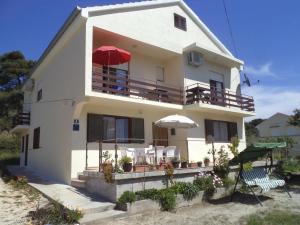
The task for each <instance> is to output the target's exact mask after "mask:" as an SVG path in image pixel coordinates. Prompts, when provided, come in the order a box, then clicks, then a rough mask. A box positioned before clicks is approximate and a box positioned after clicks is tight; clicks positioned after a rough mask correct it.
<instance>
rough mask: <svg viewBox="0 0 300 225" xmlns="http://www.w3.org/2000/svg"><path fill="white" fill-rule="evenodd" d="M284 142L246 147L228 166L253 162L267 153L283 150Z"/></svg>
mask: <svg viewBox="0 0 300 225" xmlns="http://www.w3.org/2000/svg"><path fill="white" fill-rule="evenodd" d="M285 147H286V143H285V142H278V143H277V142H274V143H255V144H253V145H250V146H248V147H247V148H246V149H245V150H244V151H242V152H240V153H239V154H238V156H236V157H234V158H233V159H231V160H230V162H229V164H230V165H237V164H239V163H246V162H253V161H256V160H257V159H258V158H260V157H264V156H265V155H267V154H268V153H270V152H272V151H275V150H279V149H280V148H285Z"/></svg>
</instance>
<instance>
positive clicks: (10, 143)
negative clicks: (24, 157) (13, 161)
mask: <svg viewBox="0 0 300 225" xmlns="http://www.w3.org/2000/svg"><path fill="white" fill-rule="evenodd" d="M19 149H20V139H19V138H18V136H16V135H15V134H11V133H9V132H7V131H3V132H1V133H0V152H2V151H11V152H17V151H19Z"/></svg>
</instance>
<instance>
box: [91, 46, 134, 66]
mask: <svg viewBox="0 0 300 225" xmlns="http://www.w3.org/2000/svg"><path fill="white" fill-rule="evenodd" d="M130 58H131V54H130V52H127V51H125V50H123V49H120V48H117V47H115V46H101V47H100V48H97V49H95V50H94V51H93V63H97V64H101V65H105V66H109V65H119V64H122V63H125V62H129V61H130Z"/></svg>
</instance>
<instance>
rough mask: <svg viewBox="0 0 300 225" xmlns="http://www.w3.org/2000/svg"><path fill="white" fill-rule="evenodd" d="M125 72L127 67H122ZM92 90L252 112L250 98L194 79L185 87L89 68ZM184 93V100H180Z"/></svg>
mask: <svg viewBox="0 0 300 225" xmlns="http://www.w3.org/2000/svg"><path fill="white" fill-rule="evenodd" d="M126 72H127V71H126ZM92 90H93V91H97V92H102V93H108V94H113V95H119V96H127V97H134V98H141V99H147V100H152V101H158V102H167V103H173V104H181V105H182V104H184V105H189V104H194V103H197V102H201V103H206V104H212V105H219V106H223V107H235V108H240V109H241V110H245V111H249V112H254V100H253V98H252V97H250V96H246V95H239V94H237V93H235V92H231V91H227V90H217V89H216V88H213V87H210V86H209V85H203V84H200V83H196V84H193V85H190V86H188V87H186V88H185V93H184V91H183V88H179V87H178V88H175V87H170V86H166V85H161V84H157V83H156V82H150V81H146V80H139V79H132V78H131V77H130V76H129V77H128V76H127V74H126V73H124V74H123V75H121V74H119V75H116V73H115V71H110V72H109V73H107V71H106V73H103V70H102V69H99V68H93V77H92ZM184 95H185V100H184Z"/></svg>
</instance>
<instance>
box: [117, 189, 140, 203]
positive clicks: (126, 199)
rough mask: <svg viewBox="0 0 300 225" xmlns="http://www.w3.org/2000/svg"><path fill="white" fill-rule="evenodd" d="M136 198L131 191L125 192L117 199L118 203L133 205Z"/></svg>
mask: <svg viewBox="0 0 300 225" xmlns="http://www.w3.org/2000/svg"><path fill="white" fill-rule="evenodd" d="M135 199H136V196H135V193H134V192H132V191H125V192H124V193H123V194H122V195H121V197H120V198H119V199H118V203H121V204H125V203H133V202H135Z"/></svg>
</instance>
